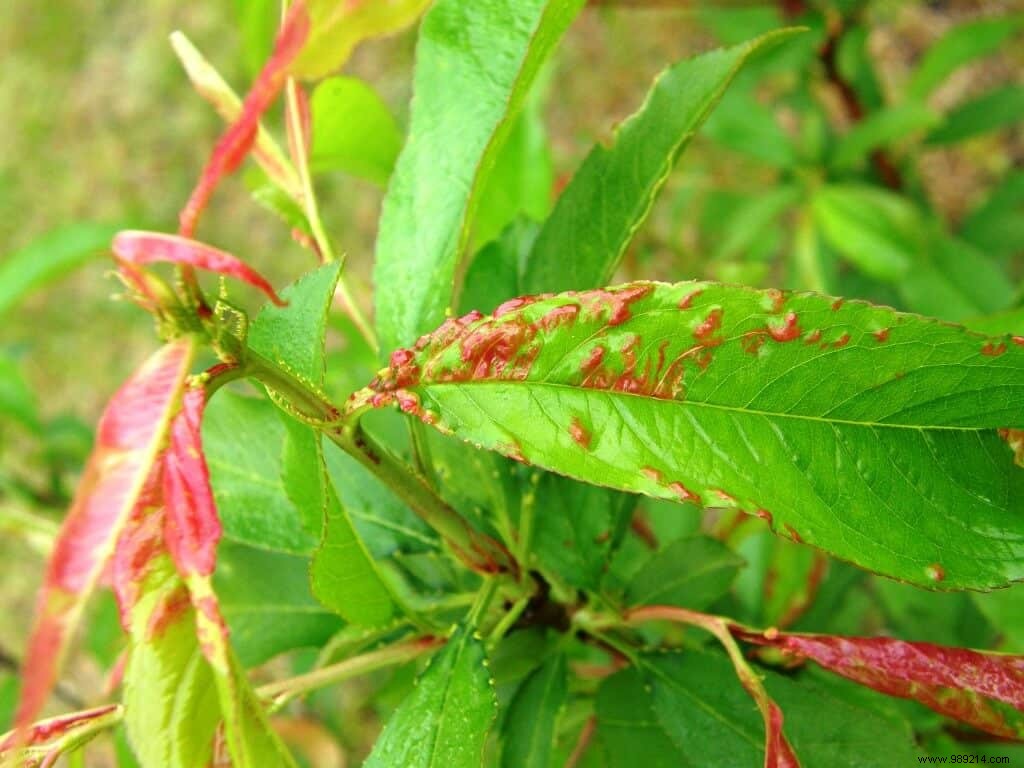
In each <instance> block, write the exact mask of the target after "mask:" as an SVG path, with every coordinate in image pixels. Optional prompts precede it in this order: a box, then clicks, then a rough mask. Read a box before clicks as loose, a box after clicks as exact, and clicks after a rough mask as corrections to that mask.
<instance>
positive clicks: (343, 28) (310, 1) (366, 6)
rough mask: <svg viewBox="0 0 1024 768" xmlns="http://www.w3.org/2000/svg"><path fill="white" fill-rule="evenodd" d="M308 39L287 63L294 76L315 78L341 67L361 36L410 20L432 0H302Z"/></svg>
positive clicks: (380, 33) (383, 31) (394, 28)
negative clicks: (308, 23)
mask: <svg viewBox="0 0 1024 768" xmlns="http://www.w3.org/2000/svg"><path fill="white" fill-rule="evenodd" d="M304 2H305V4H306V6H307V7H308V9H309V17H310V32H309V40H308V41H307V42H306V44H305V45H304V46H303V48H302V52H301V53H300V54H299V55H298V57H297V58H296V59H295V61H294V62H293V63H292V64H291V65H290V66H289V68H288V71H289V73H290V74H292V75H294V76H296V77H303V78H318V77H323V76H325V75H329V74H330V73H331V72H333V71H334V70H336V69H338V68H339V67H341V66H342V65H343V64H344V63H345V62H346V61H348V58H349V56H351V55H352V51H353V49H354V48H355V47H356V46H357V45H358V44H359V43H361V42H362V41H363V40H366V39H369V38H373V37H381V36H383V35H389V34H392V33H394V32H397V31H398V30H400V29H402V28H403V27H406V26H408V25H409V24H412V22H414V21H415V20H416V19H417V18H418V17H419V15H420V14H421V13H423V11H424V9H426V7H427V6H428V5H430V2H431V0H348V1H347V2H338V1H337V0H304Z"/></svg>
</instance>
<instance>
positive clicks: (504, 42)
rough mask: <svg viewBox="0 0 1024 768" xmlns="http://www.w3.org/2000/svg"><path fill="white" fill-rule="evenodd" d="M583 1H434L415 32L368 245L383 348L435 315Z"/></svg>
mask: <svg viewBox="0 0 1024 768" xmlns="http://www.w3.org/2000/svg"><path fill="white" fill-rule="evenodd" d="M581 5H582V0H490V1H489V2H486V3H465V2H461V0H437V2H435V3H434V5H433V7H432V8H431V9H430V12H429V13H427V15H426V17H425V18H424V20H423V24H422V25H421V28H420V38H419V43H418V45H417V49H416V71H415V76H414V83H413V93H414V96H413V104H412V116H411V124H410V127H409V140H408V141H407V142H406V144H405V147H404V148H403V150H402V153H401V155H399V158H398V164H397V166H396V168H395V173H394V175H393V176H392V179H391V183H390V185H389V187H388V193H387V196H386V197H385V199H384V205H383V211H382V214H381V222H380V234H379V236H378V240H377V257H376V271H375V280H376V285H377V291H376V306H377V330H378V334H377V335H378V337H379V338H380V342H381V346H382V348H383V349H385V350H388V349H394V348H395V347H397V346H400V345H402V344H408V343H411V342H412V341H414V340H415V339H416V337H417V336H419V335H420V334H421V333H423V332H424V331H427V330H429V329H430V328H432V327H434V326H435V325H437V324H438V323H440V322H441V320H443V319H444V315H445V309H446V308H447V307H448V306H449V305H450V303H451V302H452V300H453V292H454V286H455V276H456V273H457V271H458V266H459V262H460V259H461V257H462V253H463V250H464V248H465V246H466V244H467V239H468V236H469V225H470V222H471V221H472V214H473V210H474V207H475V206H476V204H477V201H478V198H479V195H480V191H481V189H482V187H483V184H484V181H485V178H486V175H487V173H488V171H489V169H490V168H491V167H492V165H493V163H494V162H495V158H496V157H497V153H498V152H499V150H500V149H501V147H502V145H503V144H504V142H505V138H506V137H507V135H508V132H509V130H510V129H511V128H512V123H513V121H514V118H515V116H516V115H517V114H518V112H519V110H520V107H521V106H522V103H523V100H524V99H525V97H526V94H527V92H528V91H529V89H530V85H531V83H532V82H533V81H534V79H535V78H536V75H537V72H538V70H539V69H540V66H541V65H542V64H543V62H544V60H545V59H546V58H547V57H548V55H549V54H550V52H551V50H552V49H553V48H554V46H555V44H556V43H557V42H558V40H559V38H560V37H561V35H562V33H563V32H564V31H565V29H566V27H568V25H569V23H570V22H571V21H572V19H573V17H574V16H575V15H576V12H577V11H578V10H579V8H580V6H581Z"/></svg>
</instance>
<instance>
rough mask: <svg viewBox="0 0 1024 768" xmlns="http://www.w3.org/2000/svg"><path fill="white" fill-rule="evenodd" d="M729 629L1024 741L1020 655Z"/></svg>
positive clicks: (1023, 661)
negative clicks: (1022, 738)
mask: <svg viewBox="0 0 1024 768" xmlns="http://www.w3.org/2000/svg"><path fill="white" fill-rule="evenodd" d="M731 630H732V632H733V634H734V635H736V636H737V637H739V638H741V639H743V640H746V641H747V642H751V643H757V644H758V645H768V646H772V647H773V648H778V649H780V650H782V651H783V652H785V653H786V654H790V655H793V656H797V657H800V658H807V659H812V660H814V661H816V662H817V663H818V664H820V665H821V666H823V667H824V668H825V669H827V670H829V671H830V672H835V673H836V674H838V675H842V676H843V677H846V678H848V679H850V680H853V681H854V682H857V683H860V684H861V685H866V686H868V687H869V688H874V689H875V690H876V691H881V692H882V693H885V694H888V695H890V696H899V697H901V698H905V699H914V700H916V701H919V702H921V703H922V704H924V705H925V706H928V707H930V708H932V709H934V710H935V711H936V712H939V713H941V714H944V715H947V716H949V717H952V718H954V719H956V720H961V721H963V722H965V723H969V724H970V725H973V726H974V727H975V728H979V729H980V730H983V731H985V732H987V733H992V734H995V735H997V736H1004V737H1007V738H1015V739H1019V738H1021V737H1022V736H1024V657H1022V656H1009V655H1004V654H998V653H989V652H984V651H972V650H969V649H967V648H949V647H946V646H941V645H933V644H932V643H910V642H906V641H903V640H897V639H894V638H889V637H839V636H836V635H810V634H797V633H792V634H787V633H780V632H778V631H777V630H776V631H768V632H764V633H761V632H756V631H752V630H747V629H745V628H742V627H736V626H734V627H732V628H731ZM1007 705H1008V706H1007Z"/></svg>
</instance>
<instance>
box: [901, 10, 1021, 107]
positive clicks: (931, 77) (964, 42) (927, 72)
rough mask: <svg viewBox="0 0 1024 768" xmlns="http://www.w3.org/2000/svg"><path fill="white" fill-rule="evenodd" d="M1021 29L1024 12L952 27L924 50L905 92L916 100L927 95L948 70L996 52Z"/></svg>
mask: <svg viewBox="0 0 1024 768" xmlns="http://www.w3.org/2000/svg"><path fill="white" fill-rule="evenodd" d="M1021 29H1024V14H1021V13H1017V14H1010V15H1006V16H997V17H988V18H982V19H978V20H977V21H972V22H969V23H967V24H958V25H956V26H954V27H953V28H952V29H951V30H950V31H949V32H947V33H946V35H945V36H944V37H943V38H942V39H940V40H939V41H938V42H937V43H935V45H933V46H932V47H931V48H929V49H928V51H927V52H926V53H925V55H924V57H923V58H922V59H921V62H920V63H919V64H918V65H917V68H916V69H915V70H914V72H913V73H912V74H911V76H910V82H909V83H908V85H907V93H908V94H909V95H910V96H911V97H913V98H917V99H923V98H925V97H927V96H928V95H929V94H931V92H932V91H934V90H935V88H937V87H938V86H939V85H940V84H941V83H942V82H943V81H944V80H945V79H946V77H948V76H949V74H950V73H952V72H954V71H955V70H957V69H959V68H960V67H962V66H963V65H964V64H967V63H969V62H971V61H973V60H974V59H977V58H980V57H982V56H987V55H988V54H990V53H994V52H995V51H997V50H998V49H999V48H1000V47H1001V46H1002V45H1003V44H1004V43H1005V42H1006V41H1008V40H1010V39H1011V38H1013V37H1014V36H1016V35H1019V34H1020V31H1021Z"/></svg>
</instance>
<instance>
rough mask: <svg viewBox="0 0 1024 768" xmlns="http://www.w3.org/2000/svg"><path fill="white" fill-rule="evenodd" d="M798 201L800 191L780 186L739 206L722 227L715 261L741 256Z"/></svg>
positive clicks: (756, 195) (755, 195) (748, 199)
mask: <svg viewBox="0 0 1024 768" xmlns="http://www.w3.org/2000/svg"><path fill="white" fill-rule="evenodd" d="M799 199H800V190H799V189H798V188H797V187H792V186H779V187H776V188H774V189H771V190H768V191H766V192H759V193H757V194H754V195H751V196H750V197H749V198H747V199H746V200H744V201H743V202H742V203H740V205H738V206H737V207H736V208H735V209H734V212H733V215H732V216H730V217H729V220H728V223H727V224H726V226H725V227H724V230H725V233H724V237H723V238H722V239H721V241H720V245H719V246H718V249H717V250H716V251H715V256H714V258H715V260H720V261H728V260H730V259H735V258H738V257H740V256H743V255H745V254H746V253H747V251H748V250H750V249H751V248H753V247H754V246H756V245H757V244H758V242H759V241H762V240H763V239H764V235H765V233H766V232H767V231H768V229H769V228H770V227H771V225H772V224H773V223H774V222H775V221H776V220H777V219H778V218H779V217H780V216H782V215H783V214H784V213H785V212H786V211H787V210H788V209H789V208H791V207H792V206H793V205H794V204H795V203H796V202H797V201H798V200H799Z"/></svg>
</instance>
